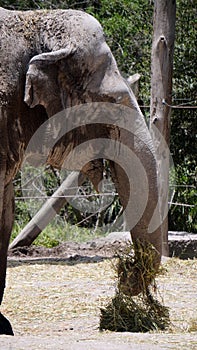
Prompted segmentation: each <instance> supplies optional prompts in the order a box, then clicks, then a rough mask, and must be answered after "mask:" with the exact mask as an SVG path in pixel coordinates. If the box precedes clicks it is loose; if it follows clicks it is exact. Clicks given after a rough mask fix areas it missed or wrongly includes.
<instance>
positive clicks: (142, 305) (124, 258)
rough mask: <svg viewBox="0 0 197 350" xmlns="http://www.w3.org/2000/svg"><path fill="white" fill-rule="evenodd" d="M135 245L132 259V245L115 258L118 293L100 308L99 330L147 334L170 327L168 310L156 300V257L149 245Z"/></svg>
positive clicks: (139, 243)
mask: <svg viewBox="0 0 197 350" xmlns="http://www.w3.org/2000/svg"><path fill="white" fill-rule="evenodd" d="M136 245H137V247H136V248H137V251H136V253H135V255H133V246H132V244H128V245H127V247H126V249H125V250H124V252H123V253H121V254H118V261H117V263H116V265H115V266H114V269H115V273H116V276H117V290H116V294H115V296H114V297H113V298H112V300H111V301H110V302H109V303H108V305H107V306H106V307H105V308H101V317H100V329H101V330H103V329H108V330H110V331H116V332H128V331H129V332H148V331H151V330H164V329H165V328H167V327H168V326H169V324H170V320H169V310H168V308H167V307H165V306H164V305H162V303H161V301H159V300H158V296H157V287H156V282H155V277H156V275H158V273H159V272H158V269H157V270H156V269H155V257H156V254H157V253H156V251H155V249H154V248H153V247H152V246H151V245H150V244H145V243H142V242H139V241H138V242H137V243H136ZM139 291H140V293H139ZM136 294H137V296H134V295H136Z"/></svg>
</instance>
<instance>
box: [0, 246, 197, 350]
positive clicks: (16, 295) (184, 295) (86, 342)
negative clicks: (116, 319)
mask: <svg viewBox="0 0 197 350" xmlns="http://www.w3.org/2000/svg"><path fill="white" fill-rule="evenodd" d="M67 248H68V247H67ZM68 250H69V249H68ZM73 252H74V253H73ZM82 252H83V253H82ZM42 253H43V251H42ZM108 253H109V252H108ZM21 254H22V255H23V254H24V252H23V253H21V252H20V254H18V255H19V256H17V257H16V256H14V257H13V256H12V257H10V259H9V267H8V277H7V288H6V294H5V298H4V302H3V305H2V312H3V313H4V314H5V315H6V316H7V317H8V318H9V319H10V321H11V322H12V325H13V328H14V331H15V337H8V336H1V337H0V349H2V350H23V349H25V350H26V349H28V350H38V349H42V350H45V349H46V350H49V349H50V350H54V349H55V350H65V349H68V350H72V349H73V350H75V349H76V350H81V349H82V350H83V349H86V350H88V349H91V350H94V349H97V350H105V349H106V350H112V349H113V350H117V349H118V350H126V349H133V350H134V349H135V350H138V349H142V350H143V349H144V350H147V349H150V350H156V349H158V350H159V349H172V350H175V349H177V350H178V349H179V350H180V349H188V350H192V349H196V348H197V260H195V259H194V260H180V259H177V258H172V259H168V260H167V261H165V263H164V267H165V269H166V272H165V274H162V275H161V276H160V277H159V278H158V286H159V292H160V294H161V295H162V297H163V299H164V304H165V305H166V306H169V308H170V316H171V322H172V324H171V326H170V328H169V329H168V330H167V331H165V332H153V333H146V334H140V333H112V332H99V330H98V327H99V308H100V306H103V305H105V304H106V302H107V300H108V298H110V297H111V296H112V295H113V293H114V289H115V278H114V271H113V268H112V261H113V260H112V259H109V258H108V259H105V258H103V255H105V254H104V253H103V252H102V251H101V250H100V254H98V251H95V252H94V251H93V249H92V251H91V254H90V251H86V250H85V248H84V247H82V249H81V250H79V254H77V255H76V251H75V250H72V249H70V253H69V254H68V253H67V255H68V256H67V258H66V257H64V258H63V257H62V258H60V259H57V258H55V257H54V256H53V257H45V258H43V257H39V253H38V251H37V253H36V254H33V253H30V254H28V255H37V257H35V256H34V257H29V256H26V257H21V256H20V255H21ZM15 255H17V254H16V252H15ZM46 255H48V254H46ZM107 255H108V256H110V254H107ZM60 256H62V255H61V254H60Z"/></svg>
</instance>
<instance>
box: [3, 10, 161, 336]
mask: <svg viewBox="0 0 197 350" xmlns="http://www.w3.org/2000/svg"><path fill="white" fill-rule="evenodd" d="M0 38H1V59H0V61H1V66H0V303H1V301H2V298H3V293H4V287H5V277H6V263H7V249H8V244H9V238H10V233H11V230H12V225H13V220H14V195H13V185H12V179H13V178H14V176H15V174H16V172H17V170H18V169H19V167H20V164H21V162H22V158H23V154H24V151H25V148H26V146H27V145H28V142H29V140H30V138H31V137H32V135H33V134H34V133H35V131H36V130H37V129H38V128H39V126H40V125H41V124H42V123H43V122H44V121H46V120H47V119H48V118H50V117H51V116H53V115H54V114H55V113H57V112H59V111H61V110H62V109H63V108H64V107H70V106H74V105H77V104H80V103H86V102H91V101H94V102H100V101H101V102H102V101H104V102H112V103H117V102H118V103H121V104H123V105H127V106H129V107H131V108H133V109H138V106H137V102H136V99H135V97H134V95H133V93H132V91H131V90H130V88H129V87H128V85H127V83H126V82H125V80H124V79H123V78H122V77H121V75H120V73H119V71H118V68H117V65H116V62H115V60H114V57H113V56H112V53H111V51H110V49H109V47H108V46H107V44H106V42H105V38H104V35H103V31H102V28H101V26H100V24H99V23H98V22H97V21H96V20H95V19H94V18H93V17H91V16H89V15H87V14H86V13H84V12H80V11H73V10H67V11H27V12H17V11H8V10H4V9H3V8H0ZM31 59H32V60H31ZM30 60H31V64H29V63H30ZM25 84H26V85H25ZM24 96H25V97H24ZM139 118H142V119H143V116H141V115H140V114H139ZM95 129H96V128H95V127H94V128H93V129H91V128H90V129H88V132H87V135H85V133H84V131H86V129H83V133H82V134H83V138H84V137H87V139H88V138H94V137H96V135H95ZM84 135H85V136H84ZM106 135H107V136H106ZM97 136H102V137H109V138H110V137H113V138H114V139H120V140H121V142H124V143H125V144H127V145H130V143H132V141H131V140H130V139H129V137H128V135H127V132H126V131H124V130H117V128H116V129H113V128H109V130H105V128H103V129H101V130H100V131H99V135H97ZM141 136H142V134H141ZM80 137H82V136H80V131H77V133H75V135H74V137H73V136H72V135H71V136H70V138H68V140H67V141H65V142H67V145H66V146H65V148H64V149H65V152H66V149H67V148H68V146H71V147H74V146H75V145H76V140H77V139H79V141H80ZM143 137H144V140H145V144H146V137H147V135H146V131H145V132H144V135H143ZM136 142H137V141H136ZM147 142H149V141H147ZM145 144H143V143H142V142H141V143H139V145H138V146H137V148H138V153H139V154H141V155H139V154H138V156H140V157H141V160H142V162H143V164H144V166H145V168H146V170H147V174H148V180H149V184H150V185H151V191H150V193H149V198H148V203H147V207H146V209H145V212H144V214H143V216H142V218H141V219H140V221H139V222H138V224H137V225H136V226H135V227H134V228H133V229H132V232H131V235H132V238H133V241H134V243H135V241H136V239H138V238H139V239H141V240H143V241H146V240H148V241H149V242H151V243H152V244H153V245H154V246H155V248H156V249H157V251H158V255H157V257H156V259H155V267H156V268H157V267H158V265H159V263H160V253H161V232H160V228H158V229H157V230H156V231H155V232H154V233H152V234H151V235H149V236H148V235H147V227H148V224H149V222H150V219H151V217H152V215H153V212H154V209H155V206H156V203H157V199H158V191H157V176H156V165H155V159H154V157H153V155H152V153H151V152H150V151H149V150H148V149H147V147H146V146H145ZM48 163H49V164H52V165H54V166H61V157H60V159H58V151H57V152H56V153H55V156H53V157H51V159H49V160H48ZM110 164H111V172H112V177H113V180H114V182H115V185H116V188H117V191H118V193H119V196H120V199H121V201H122V204H123V206H124V207H126V204H127V201H128V193H129V185H128V181H127V177H126V175H125V173H124V171H123V170H122V168H120V166H118V165H117V164H114V163H113V162H112V161H111V162H110ZM82 171H83V172H84V173H85V174H86V175H87V176H88V177H89V178H90V180H91V181H92V182H93V184H94V186H95V187H96V188H97V185H98V183H99V181H100V180H101V178H102V160H95V161H93V162H90V163H88V164H87V165H86V166H85V167H84V169H82ZM147 237H148V239H147ZM138 292H139V290H135V288H134V290H133V294H137V293H138ZM1 333H6V334H12V331H11V327H10V325H9V322H8V321H6V319H5V318H4V317H3V315H1V314H0V334H1Z"/></svg>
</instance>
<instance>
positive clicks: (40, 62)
mask: <svg viewBox="0 0 197 350" xmlns="http://www.w3.org/2000/svg"><path fill="white" fill-rule="evenodd" d="M75 51H76V49H75V48H73V47H72V46H71V45H68V46H67V47H66V48H65V49H61V50H57V51H52V52H47V53H42V54H39V55H36V56H34V57H33V58H32V59H31V61H30V62H29V68H28V71H27V74H26V83H25V96H24V101H25V102H26V103H27V104H28V106H30V107H31V108H33V107H35V106H36V105H38V104H41V105H43V106H44V107H45V108H46V107H47V105H48V102H49V98H50V101H51V102H52V101H54V98H57V95H59V94H58V92H59V86H58V66H59V64H60V62H61V61H62V60H66V59H68V57H70V56H71V55H73V54H74V52H75Z"/></svg>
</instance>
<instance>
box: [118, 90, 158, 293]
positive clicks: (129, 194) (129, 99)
mask: <svg viewBox="0 0 197 350" xmlns="http://www.w3.org/2000/svg"><path fill="white" fill-rule="evenodd" d="M125 86H126V83H125ZM126 90H127V93H126V94H125V95H124V96H123V98H122V101H121V104H122V105H124V106H127V107H129V110H130V114H131V118H133V117H132V116H133V114H136V117H134V118H133V121H134V122H136V123H137V126H136V127H135V126H132V128H133V129H132V131H128V130H126V129H124V128H123V129H120V133H119V139H120V144H124V145H126V146H127V147H128V149H129V150H130V151H131V153H132V157H131V158H130V159H129V158H128V161H127V163H129V162H130V169H131V170H129V171H126V172H125V169H123V168H122V167H121V166H120V165H119V164H116V163H115V162H113V163H111V171H112V177H113V179H114V182H115V185H116V188H117V191H118V193H119V196H120V200H121V202H122V205H123V207H124V209H125V217H126V225H127V229H128V230H129V231H130V232H131V237H132V241H133V247H134V253H135V256H134V263H133V266H132V272H131V273H130V274H129V277H128V276H123V277H122V278H123V280H122V282H121V285H123V286H124V288H125V292H128V293H129V294H130V295H137V294H139V292H141V291H142V290H144V289H147V288H148V285H149V284H150V283H151V282H152V281H153V279H154V277H155V275H156V274H157V272H158V269H159V266H160V262H161V255H162V233H161V216H160V212H159V192H158V183H157V165H156V159H155V154H154V147H153V144H152V139H151V136H150V133H149V131H148V129H147V126H146V123H145V121H144V117H143V115H142V113H141V111H140V109H139V107H138V104H137V101H136V99H135V97H134V95H133V93H132V92H131V91H130V89H129V87H126ZM127 168H128V167H127ZM128 286H129V288H128Z"/></svg>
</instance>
